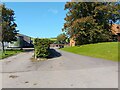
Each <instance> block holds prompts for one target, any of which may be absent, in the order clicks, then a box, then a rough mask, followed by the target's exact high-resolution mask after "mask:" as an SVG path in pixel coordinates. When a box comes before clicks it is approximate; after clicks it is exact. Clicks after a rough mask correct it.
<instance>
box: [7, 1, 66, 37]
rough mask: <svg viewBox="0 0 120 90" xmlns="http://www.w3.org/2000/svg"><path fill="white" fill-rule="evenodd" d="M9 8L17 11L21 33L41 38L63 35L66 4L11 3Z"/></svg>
mask: <svg viewBox="0 0 120 90" xmlns="http://www.w3.org/2000/svg"><path fill="white" fill-rule="evenodd" d="M5 4H6V7H7V8H11V9H13V10H14V11H15V17H16V23H17V25H18V27H17V29H18V30H19V32H20V33H22V34H25V35H28V36H31V37H39V38H51V37H56V36H57V35H59V34H60V33H62V27H63V25H64V18H65V16H66V11H65V10H64V5H65V2H35V3H33V2H32V3H30V2H19V3H18V2H17V3H14V2H9V3H5Z"/></svg>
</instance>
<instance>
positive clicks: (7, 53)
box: [0, 50, 23, 59]
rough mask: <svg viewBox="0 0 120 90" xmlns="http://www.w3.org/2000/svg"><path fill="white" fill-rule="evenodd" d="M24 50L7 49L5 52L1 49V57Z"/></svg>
mask: <svg viewBox="0 0 120 90" xmlns="http://www.w3.org/2000/svg"><path fill="white" fill-rule="evenodd" d="M20 52H23V50H6V51H5V53H2V52H1V51H0V59H3V58H6V57H9V56H12V55H15V54H17V53H20Z"/></svg>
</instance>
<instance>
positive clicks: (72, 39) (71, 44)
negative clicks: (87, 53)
mask: <svg viewBox="0 0 120 90" xmlns="http://www.w3.org/2000/svg"><path fill="white" fill-rule="evenodd" d="M74 39H75V38H74V37H72V38H70V46H75V44H76V42H75V40H74Z"/></svg>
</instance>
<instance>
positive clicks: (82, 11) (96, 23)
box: [63, 2, 120, 45]
mask: <svg viewBox="0 0 120 90" xmlns="http://www.w3.org/2000/svg"><path fill="white" fill-rule="evenodd" d="M119 9H120V5H119V4H118V3H113V2H67V3H66V4H65V10H68V13H67V14H66V17H65V21H66V22H65V24H64V28H63V31H65V32H67V34H68V35H69V36H70V37H75V40H76V43H77V44H78V45H80V44H88V43H96V42H104V41H111V40H112V32H111V30H110V29H111V24H112V23H113V22H116V20H118V19H120V14H119ZM110 23H111V24H110Z"/></svg>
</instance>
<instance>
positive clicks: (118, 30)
mask: <svg viewBox="0 0 120 90" xmlns="http://www.w3.org/2000/svg"><path fill="white" fill-rule="evenodd" d="M111 30H112V33H113V34H114V35H116V36H117V37H118V41H119V42H120V25H118V24H113V25H112V27H111Z"/></svg>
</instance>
